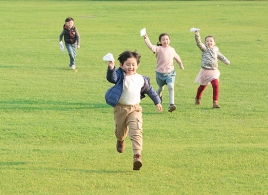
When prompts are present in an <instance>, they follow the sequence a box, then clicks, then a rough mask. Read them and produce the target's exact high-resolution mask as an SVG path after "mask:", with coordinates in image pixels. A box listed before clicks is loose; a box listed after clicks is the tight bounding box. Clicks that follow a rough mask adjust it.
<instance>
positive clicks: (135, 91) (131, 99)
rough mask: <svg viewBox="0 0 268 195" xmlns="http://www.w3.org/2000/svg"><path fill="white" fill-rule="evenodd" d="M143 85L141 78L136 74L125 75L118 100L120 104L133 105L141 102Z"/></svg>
mask: <svg viewBox="0 0 268 195" xmlns="http://www.w3.org/2000/svg"><path fill="white" fill-rule="evenodd" d="M143 85H144V79H143V76H141V75H140V74H138V73H136V74H133V75H129V76H128V75H126V76H125V79H124V86H123V93H122V95H121V97H120V99H119V103H120V104H124V105H135V104H138V103H140V101H141V88H142V87H143Z"/></svg>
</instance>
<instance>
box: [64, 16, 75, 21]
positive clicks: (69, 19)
mask: <svg viewBox="0 0 268 195" xmlns="http://www.w3.org/2000/svg"><path fill="white" fill-rule="evenodd" d="M71 20H72V21H74V19H73V18H72V17H68V18H66V19H65V22H70V21H71Z"/></svg>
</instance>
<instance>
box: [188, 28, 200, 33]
mask: <svg viewBox="0 0 268 195" xmlns="http://www.w3.org/2000/svg"><path fill="white" fill-rule="evenodd" d="M195 31H200V29H198V28H191V29H190V32H195Z"/></svg>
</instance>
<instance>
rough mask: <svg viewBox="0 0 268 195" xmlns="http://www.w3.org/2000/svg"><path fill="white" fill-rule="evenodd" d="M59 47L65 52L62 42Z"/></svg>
mask: <svg viewBox="0 0 268 195" xmlns="http://www.w3.org/2000/svg"><path fill="white" fill-rule="evenodd" d="M59 45H60V49H61V51H62V52H64V45H63V43H62V41H60V42H59Z"/></svg>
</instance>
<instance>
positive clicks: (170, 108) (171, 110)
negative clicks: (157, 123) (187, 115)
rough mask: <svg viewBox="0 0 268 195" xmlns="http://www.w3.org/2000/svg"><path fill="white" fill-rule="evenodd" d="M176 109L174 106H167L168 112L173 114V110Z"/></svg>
mask: <svg viewBox="0 0 268 195" xmlns="http://www.w3.org/2000/svg"><path fill="white" fill-rule="evenodd" d="M176 108H177V107H176V105H172V106H169V107H168V111H169V112H173V111H174V110H176Z"/></svg>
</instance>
